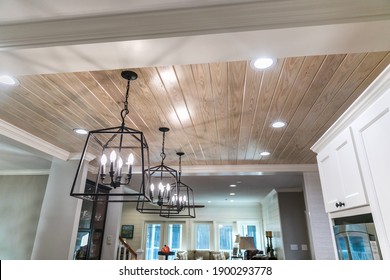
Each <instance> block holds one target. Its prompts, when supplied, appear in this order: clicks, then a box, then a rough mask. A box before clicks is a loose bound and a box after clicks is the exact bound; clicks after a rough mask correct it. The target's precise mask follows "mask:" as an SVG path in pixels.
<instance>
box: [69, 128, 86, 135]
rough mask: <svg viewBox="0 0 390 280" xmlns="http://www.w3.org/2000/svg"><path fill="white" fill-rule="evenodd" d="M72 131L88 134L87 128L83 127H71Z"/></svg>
mask: <svg viewBox="0 0 390 280" xmlns="http://www.w3.org/2000/svg"><path fill="white" fill-rule="evenodd" d="M73 131H74V132H76V133H77V134H82V135H85V134H88V130H85V129H84V128H75V129H73Z"/></svg>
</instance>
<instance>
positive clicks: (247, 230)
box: [237, 221, 264, 249]
mask: <svg viewBox="0 0 390 280" xmlns="http://www.w3.org/2000/svg"><path fill="white" fill-rule="evenodd" d="M237 223H238V230H239V234H240V235H241V236H252V237H253V238H254V241H255V245H256V248H257V249H262V248H264V246H263V244H262V242H260V230H261V229H260V226H259V223H258V222H255V221H254V222H237Z"/></svg>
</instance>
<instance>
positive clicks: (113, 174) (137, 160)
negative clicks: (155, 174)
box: [70, 71, 150, 202]
mask: <svg viewBox="0 0 390 280" xmlns="http://www.w3.org/2000/svg"><path fill="white" fill-rule="evenodd" d="M122 77H123V78H124V79H126V80H127V88H126V95H125V101H124V107H123V109H122V111H121V112H120V116H121V119H122V123H121V124H120V125H119V126H117V127H110V128H103V129H99V130H93V131H90V132H89V133H88V136H87V139H86V142H85V145H84V149H83V151H82V154H81V159H80V162H79V165H78V168H77V172H76V176H75V178H74V181H73V185H72V189H71V192H70V195H71V196H74V197H77V198H81V199H86V200H92V201H93V200H97V199H98V197H100V198H102V199H107V201H108V202H138V201H149V200H150V198H149V191H148V190H147V187H146V186H148V185H149V184H148V183H147V180H148V178H149V176H148V170H149V148H148V144H147V142H146V139H145V136H144V134H143V132H141V131H138V130H135V129H132V128H128V127H126V125H125V119H126V116H127V115H128V113H129V110H128V98H129V90H130V81H132V80H135V79H137V74H136V73H135V72H132V71H123V72H122ZM135 166H137V168H139V169H140V170H141V172H140V173H141V174H140V178H137V180H134V178H133V173H134V167H135ZM87 169H88V172H87ZM87 179H89V180H91V181H93V182H94V188H88V189H85V182H86V180H87Z"/></svg>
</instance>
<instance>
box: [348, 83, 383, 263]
mask: <svg viewBox="0 0 390 280" xmlns="http://www.w3.org/2000/svg"><path fill="white" fill-rule="evenodd" d="M352 131H353V134H354V138H355V141H356V146H357V150H358V155H359V159H360V162H361V166H362V174H363V178H364V180H365V183H366V187H367V196H368V199H369V202H370V207H371V211H372V215H373V219H374V222H375V225H376V229H377V233H378V239H379V242H380V244H381V250H382V251H383V252H382V255H383V257H384V258H385V259H390V90H388V92H387V94H385V95H383V96H382V97H381V98H379V99H378V100H377V101H376V102H375V103H374V104H373V105H372V106H371V107H370V108H369V109H368V110H366V111H365V112H364V113H363V114H362V115H361V116H360V117H359V118H358V119H356V120H355V121H354V123H353V124H352Z"/></svg>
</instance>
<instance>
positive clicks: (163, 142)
mask: <svg viewBox="0 0 390 280" xmlns="http://www.w3.org/2000/svg"><path fill="white" fill-rule="evenodd" d="M160 156H161V165H164V159H165V158H166V154H165V131H163V141H162V149H161V154H160Z"/></svg>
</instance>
